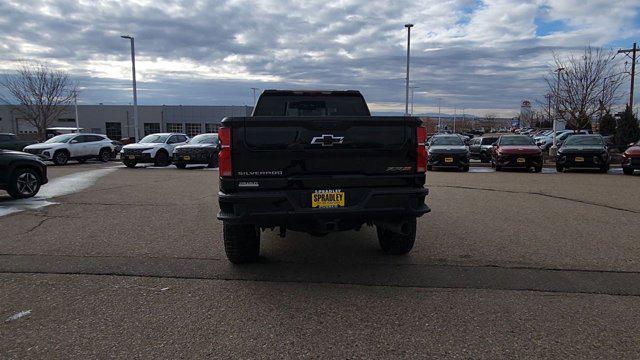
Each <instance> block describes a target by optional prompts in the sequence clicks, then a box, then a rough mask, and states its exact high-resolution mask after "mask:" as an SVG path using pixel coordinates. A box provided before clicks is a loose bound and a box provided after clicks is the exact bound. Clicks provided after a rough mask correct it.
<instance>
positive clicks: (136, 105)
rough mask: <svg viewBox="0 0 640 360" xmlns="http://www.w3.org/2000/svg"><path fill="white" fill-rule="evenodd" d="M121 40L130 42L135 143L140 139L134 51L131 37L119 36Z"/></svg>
mask: <svg viewBox="0 0 640 360" xmlns="http://www.w3.org/2000/svg"><path fill="white" fill-rule="evenodd" d="M120 37H121V38H123V39H129V40H130V41H131V73H132V75H133V126H135V129H134V132H133V134H134V136H135V138H136V142H137V141H138V140H139V139H140V136H139V133H138V132H139V129H138V91H137V90H136V51H135V44H134V40H133V36H130V35H122V36H120Z"/></svg>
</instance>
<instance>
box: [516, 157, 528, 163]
mask: <svg viewBox="0 0 640 360" xmlns="http://www.w3.org/2000/svg"><path fill="white" fill-rule="evenodd" d="M516 161H517V162H518V163H523V162H525V161H526V160H525V159H524V158H518V160H516Z"/></svg>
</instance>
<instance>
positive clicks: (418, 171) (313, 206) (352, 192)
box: [218, 90, 430, 263]
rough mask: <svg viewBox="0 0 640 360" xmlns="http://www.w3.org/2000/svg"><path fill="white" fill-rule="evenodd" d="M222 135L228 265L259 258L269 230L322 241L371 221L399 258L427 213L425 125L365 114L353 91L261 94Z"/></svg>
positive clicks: (385, 245)
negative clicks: (262, 238) (419, 219)
mask: <svg viewBox="0 0 640 360" xmlns="http://www.w3.org/2000/svg"><path fill="white" fill-rule="evenodd" d="M218 137H219V140H220V145H221V148H220V152H219V174H220V192H219V194H218V199H219V204H220V212H219V213H218V219H219V220H222V221H223V222H224V225H223V232H224V245H225V250H226V254H227V257H228V259H229V260H230V261H231V262H233V263H245V262H251V261H255V260H256V259H257V258H258V255H259V251H260V231H261V230H262V229H269V228H272V229H275V228H278V229H279V230H280V234H281V236H284V234H285V233H286V230H287V229H289V230H292V231H302V232H306V233H309V234H312V235H318V236H322V235H325V234H328V233H330V232H334V231H343V230H353V229H355V230H358V229H360V227H361V226H362V225H364V224H367V225H370V226H373V225H375V226H376V228H377V235H378V241H379V243H380V246H381V247H382V250H383V251H384V252H386V253H390V254H405V253H407V252H409V251H410V250H411V249H412V247H413V244H414V241H415V236H416V218H417V217H420V216H422V215H423V214H425V213H427V212H429V211H430V209H429V207H427V205H426V204H425V196H426V195H427V194H428V191H427V189H426V188H425V187H424V184H425V171H426V160H427V157H426V150H425V146H424V145H425V140H426V128H424V127H423V126H422V123H421V121H420V120H419V119H418V118H414V117H410V116H393V117H392V116H371V113H370V112H369V108H368V107H367V104H366V102H365V100H364V97H363V96H362V95H361V94H360V92H358V91H352V90H351V91H286V90H266V91H264V92H263V93H262V94H261V96H260V98H259V100H258V102H257V104H256V107H255V109H254V112H253V114H252V116H251V117H227V118H225V119H223V120H222V127H221V128H220V129H219V131H218Z"/></svg>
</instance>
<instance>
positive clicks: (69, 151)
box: [24, 133, 115, 165]
mask: <svg viewBox="0 0 640 360" xmlns="http://www.w3.org/2000/svg"><path fill="white" fill-rule="evenodd" d="M114 148H115V146H114V145H113V143H112V142H111V140H110V139H109V138H108V137H106V136H105V135H101V134H77V133H72V134H63V135H58V136H54V137H52V138H51V139H49V140H47V141H45V142H43V143H40V144H33V145H29V146H27V147H25V148H24V151H25V152H28V153H30V154H34V155H37V156H39V157H40V158H42V159H44V160H51V161H53V163H54V164H55V165H65V164H66V163H67V162H68V161H69V160H77V161H78V162H81V163H82V162H85V161H87V160H88V159H98V160H100V161H103V162H107V161H109V160H110V159H111V157H112V156H113V150H114Z"/></svg>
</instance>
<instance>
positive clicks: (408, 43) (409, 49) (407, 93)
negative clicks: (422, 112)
mask: <svg viewBox="0 0 640 360" xmlns="http://www.w3.org/2000/svg"><path fill="white" fill-rule="evenodd" d="M404 27H406V28H407V86H406V91H405V100H404V114H405V115H409V56H410V55H411V28H412V27H413V24H405V25H404Z"/></svg>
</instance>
